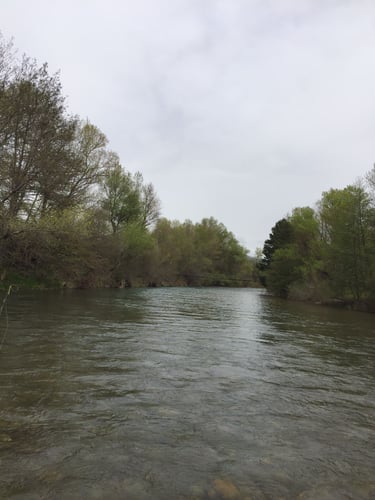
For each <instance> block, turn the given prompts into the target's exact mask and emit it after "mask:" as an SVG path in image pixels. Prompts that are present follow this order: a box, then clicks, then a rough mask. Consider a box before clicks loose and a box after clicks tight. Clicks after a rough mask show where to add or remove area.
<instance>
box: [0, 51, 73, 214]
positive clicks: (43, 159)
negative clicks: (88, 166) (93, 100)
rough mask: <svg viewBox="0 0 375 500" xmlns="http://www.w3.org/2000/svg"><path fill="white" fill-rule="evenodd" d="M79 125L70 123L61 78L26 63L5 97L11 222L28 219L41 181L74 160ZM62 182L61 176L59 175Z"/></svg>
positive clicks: (1, 108) (0, 193)
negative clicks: (71, 149)
mask: <svg viewBox="0 0 375 500" xmlns="http://www.w3.org/2000/svg"><path fill="white" fill-rule="evenodd" d="M74 131H75V120H74V119H71V118H68V117H66V115H65V108H64V98H63V97H62V95H61V85H60V81H59V79H58V77H57V75H54V76H52V77H51V76H49V74H48V71H47V65H43V66H41V67H39V68H38V67H37V66H36V64H35V62H32V61H30V60H29V59H27V58H23V60H22V63H21V64H20V66H19V67H16V68H14V72H13V75H12V77H11V78H10V79H9V81H5V82H4V81H3V86H2V90H1V92H0V200H1V202H2V205H3V207H4V208H5V210H6V211H7V213H8V215H9V216H10V217H16V216H18V215H21V214H22V215H23V216H28V215H29V214H30V212H31V211H32V210H33V208H34V207H35V205H36V204H37V202H38V201H39V199H40V197H41V194H42V193H41V192H40V179H41V178H42V177H43V174H44V177H46V176H47V175H46V173H45V170H46V169H47V168H48V173H49V175H51V173H52V172H56V173H58V171H59V168H58V167H61V165H62V164H63V163H64V162H61V161H57V160H60V159H62V158H63V159H65V158H66V157H67V156H69V153H68V151H69V147H70V144H71V141H72V139H73V136H74ZM57 176H58V174H57Z"/></svg>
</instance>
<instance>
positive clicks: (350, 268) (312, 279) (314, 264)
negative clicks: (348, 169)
mask: <svg viewBox="0 0 375 500" xmlns="http://www.w3.org/2000/svg"><path fill="white" fill-rule="evenodd" d="M258 268H259V269H260V271H261V279H262V281H263V284H265V285H266V287H267V288H268V289H269V290H270V291H271V292H273V293H274V294H276V295H278V296H281V297H289V298H296V299H306V300H314V301H319V302H321V301H322V302H328V303H335V302H336V303H338V304H339V303H343V304H347V305H348V304H351V305H353V307H357V308H363V309H365V310H375V167H374V169H373V170H372V171H370V172H369V173H368V174H367V175H366V176H365V178H364V179H362V180H359V181H358V182H356V183H355V184H352V185H349V186H347V187H346V188H344V189H330V190H329V191H327V192H324V193H323V194H322V197H321V199H320V201H319V202H318V204H317V207H316V209H315V210H314V209H312V208H310V207H303V208H295V209H294V210H293V212H292V213H291V215H288V216H287V217H284V218H283V219H281V220H279V221H278V222H277V223H276V224H275V226H274V227H273V228H272V231H271V234H270V236H269V238H268V239H267V240H266V242H265V244H264V247H263V254H262V258H261V259H260V261H259V262H258Z"/></svg>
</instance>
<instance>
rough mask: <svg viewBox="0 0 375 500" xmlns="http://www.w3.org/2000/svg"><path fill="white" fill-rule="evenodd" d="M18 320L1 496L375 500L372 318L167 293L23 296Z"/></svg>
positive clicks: (3, 388)
mask: <svg viewBox="0 0 375 500" xmlns="http://www.w3.org/2000/svg"><path fill="white" fill-rule="evenodd" d="M8 322H9V327H8V331H7V333H6V337H5V339H4V343H3V346H2V348H1V350H0V498H12V499H43V498H46V499H50V498H51V499H55V498H56V499H63V500H64V499H67V500H68V499H69V500H70V499H91V498H92V499H107V498H108V499H123V498H126V499H141V500H142V499H147V500H150V499H207V498H223V496H225V494H227V495H232V498H243V499H274V498H275V499H276V498H280V499H281V498H284V499H293V498H296V499H297V498H299V499H331V498H332V499H333V498H337V499H343V498H353V499H361V498H364V499H370V498H375V479H374V469H375V450H374V443H375V371H374V370H375V368H374V367H375V344H374V336H375V332H374V325H375V317H374V316H373V315H367V314H361V313H351V312H348V311H336V310H334V309H328V308H322V307H314V306H307V305H303V304H293V303H287V302H284V301H279V300H275V299H271V298H270V297H267V296H265V295H264V293H263V292H262V291H260V290H252V289H215V288H200V289H193V288H169V289H139V290H101V291H98V290H95V291H93V290H89V291H85V290H74V291H71V290H67V291H56V292H50V291H49V292H33V293H26V294H25V293H17V294H14V295H12V296H11V298H10V299H9V302H8ZM5 327H6V318H5V315H4V314H3V316H2V317H1V322H0V340H1V338H2V336H3V334H4V332H5ZM220 485H221V488H220ZM225 488H226V490H225ZM224 490H225V491H224ZM228 498H229V497H228Z"/></svg>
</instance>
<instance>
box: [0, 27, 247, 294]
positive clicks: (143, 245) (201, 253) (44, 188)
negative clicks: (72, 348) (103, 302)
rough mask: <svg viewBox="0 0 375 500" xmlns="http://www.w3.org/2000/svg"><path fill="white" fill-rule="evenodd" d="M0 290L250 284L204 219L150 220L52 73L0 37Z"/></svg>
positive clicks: (138, 186) (132, 179)
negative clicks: (14, 286) (10, 287)
mask: <svg viewBox="0 0 375 500" xmlns="http://www.w3.org/2000/svg"><path fill="white" fill-rule="evenodd" d="M0 201H1V204H0V283H1V284H2V287H3V288H4V287H6V286H7V285H8V284H9V283H16V284H17V283H20V284H22V285H28V286H43V287H45V286H47V287H58V286H68V287H99V286H131V285H147V284H152V285H156V284H179V285H184V284H187V285H229V284H231V285H233V284H234V285H245V284H247V285H248V284H254V283H256V274H257V271H256V269H255V265H254V263H253V262H252V261H251V260H250V259H249V257H248V254H247V250H246V249H245V248H243V247H242V246H241V245H240V244H239V242H238V241H237V240H236V238H235V237H234V235H233V234H232V233H231V232H229V231H228V230H227V229H226V228H225V227H224V225H223V224H221V223H219V222H218V221H216V220H215V219H213V218H206V219H203V220H202V221H201V222H199V223H195V224H194V223H192V222H190V221H185V222H183V223H180V222H176V221H169V220H166V219H163V218H160V201H159V199H158V196H157V194H156V191H155V189H154V187H153V185H152V184H150V183H146V182H145V181H144V179H143V176H142V174H140V173H139V172H138V173H134V174H133V173H131V172H128V171H127V170H125V169H124V168H123V166H122V165H121V163H120V159H119V156H118V155H117V154H116V153H115V152H113V151H111V150H109V149H108V141H107V139H106V137H105V135H104V134H103V133H102V132H101V131H100V130H99V128H98V127H96V126H95V125H93V124H92V123H90V122H89V121H87V120H81V119H80V118H79V117H77V116H72V115H70V114H69V113H68V111H67V108H66V103H65V99H64V97H63V94H62V88H61V83H60V80H59V76H58V75H52V76H51V75H50V74H49V73H48V68H47V65H46V64H44V65H42V66H38V65H37V63H36V62H35V61H34V60H31V59H29V58H28V57H26V56H24V57H23V58H21V59H19V58H17V57H16V53H15V51H14V49H13V45H12V43H11V42H7V41H6V40H4V38H2V37H1V36H0Z"/></svg>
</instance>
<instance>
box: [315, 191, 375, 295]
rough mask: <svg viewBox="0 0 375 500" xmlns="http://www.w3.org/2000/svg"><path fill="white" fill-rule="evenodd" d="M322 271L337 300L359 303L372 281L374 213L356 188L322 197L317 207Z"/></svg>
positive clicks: (364, 192)
mask: <svg viewBox="0 0 375 500" xmlns="http://www.w3.org/2000/svg"><path fill="white" fill-rule="evenodd" d="M319 215H320V220H321V226H322V237H323V241H324V244H325V247H324V249H325V260H326V270H327V273H328V275H329V277H330V280H331V282H332V286H333V290H334V291H335V293H336V294H337V295H338V296H339V297H340V298H344V299H345V298H354V299H356V300H361V299H362V298H363V297H364V296H365V295H366V294H367V293H368V291H369V283H370V282H371V281H372V280H373V276H372V273H373V262H372V261H373V250H374V249H373V245H372V241H371V240H372V229H371V228H372V223H371V221H372V220H373V217H374V209H373V208H371V204H370V199H369V195H368V194H367V193H366V191H365V190H364V189H363V187H362V186H360V185H350V186H347V187H346V188H345V189H341V190H340V189H331V190H330V191H328V192H325V193H323V196H322V199H321V201H320V206H319Z"/></svg>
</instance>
